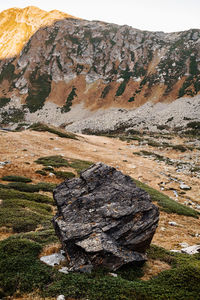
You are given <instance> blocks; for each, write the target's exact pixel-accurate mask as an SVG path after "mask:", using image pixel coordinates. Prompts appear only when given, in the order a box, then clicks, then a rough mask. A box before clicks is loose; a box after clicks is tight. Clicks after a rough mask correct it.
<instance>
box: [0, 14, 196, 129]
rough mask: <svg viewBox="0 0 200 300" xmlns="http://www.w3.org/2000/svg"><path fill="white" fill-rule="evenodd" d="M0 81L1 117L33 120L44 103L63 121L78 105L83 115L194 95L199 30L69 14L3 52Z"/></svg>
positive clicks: (6, 120)
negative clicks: (146, 27) (17, 48)
mask: <svg viewBox="0 0 200 300" xmlns="http://www.w3.org/2000/svg"><path fill="white" fill-rule="evenodd" d="M63 17H64V16H63ZM30 18H31V17H30V16H29V19H30ZM51 20H52V19H51ZM27 22H28V21H27ZM2 24H4V23H2ZM37 24H39V22H38V23H37ZM26 25H27V23H26ZM2 28H3V29H4V30H5V28H4V26H3V27H2ZM2 28H1V25H0V32H1V30H2ZM10 30H11V29H10ZM7 31H8V32H9V28H7ZM5 45H6V43H4V47H5ZM0 83H1V86H0V109H1V117H0V123H1V124H7V123H12V122H13V123H15V122H16V123H17V122H22V121H23V122H24V120H25V121H26V122H32V121H33V120H34V121H37V119H38V111H39V112H40V110H41V112H42V113H41V114H42V115H48V118H47V122H49V123H53V124H54V125H61V124H62V125H63V126H64V125H67V124H68V123H71V122H73V121H74V119H73V118H72V120H68V115H70V114H71V112H70V110H71V107H76V106H77V105H82V107H83V108H84V109H86V110H87V115H88V114H89V113H90V112H91V111H94V110H98V109H108V108H110V107H115V108H116V107H117V108H125V109H132V108H136V107H139V106H141V105H143V104H144V103H146V102H152V103H157V102H163V101H173V100H175V99H177V98H179V97H182V96H185V95H187V96H190V97H192V96H195V95H197V94H199V92H200V30H199V29H191V30H188V31H183V32H176V33H163V32H150V31H141V30H138V29H134V28H132V27H129V26H126V25H124V26H118V25H115V24H109V23H104V22H99V21H92V22H90V21H86V20H80V19H70V18H66V19H63V20H59V21H57V22H55V23H54V24H52V25H48V26H45V27H41V28H40V29H39V30H38V31H37V32H36V33H35V34H33V35H32V36H31V37H30V39H29V41H28V42H27V43H26V45H25V46H24V48H23V49H22V51H21V52H20V54H18V55H17V54H16V56H14V57H10V58H7V59H6V60H3V59H2V60H1V61H0ZM22 105H23V106H22ZM24 105H25V106H24ZM79 108H80V106H79ZM16 110H17V111H16ZM22 110H23V113H22V114H21V115H20V111H22ZM55 113H56V114H57V117H56V118H54V115H55ZM13 115H14V116H16V115H17V118H15V117H12V116H13ZM81 118H82V116H81Z"/></svg>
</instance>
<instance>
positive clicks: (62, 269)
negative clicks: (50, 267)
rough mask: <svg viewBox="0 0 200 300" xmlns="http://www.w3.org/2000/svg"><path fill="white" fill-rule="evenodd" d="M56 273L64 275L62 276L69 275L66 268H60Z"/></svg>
mask: <svg viewBox="0 0 200 300" xmlns="http://www.w3.org/2000/svg"><path fill="white" fill-rule="evenodd" d="M58 271H59V272H61V273H64V274H69V272H68V268H67V267H62V268H61V269H59V270H58Z"/></svg>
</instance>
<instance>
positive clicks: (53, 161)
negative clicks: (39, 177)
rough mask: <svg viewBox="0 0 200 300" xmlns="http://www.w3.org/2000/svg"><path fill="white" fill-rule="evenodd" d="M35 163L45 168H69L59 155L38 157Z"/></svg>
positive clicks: (66, 161)
mask: <svg viewBox="0 0 200 300" xmlns="http://www.w3.org/2000/svg"><path fill="white" fill-rule="evenodd" d="M35 163H37V164H41V165H43V166H46V167H48V166H51V167H54V168H59V167H69V162H68V160H66V159H64V158H63V157H62V156H60V155H54V156H45V157H40V158H38V159H37V160H36V161H35Z"/></svg>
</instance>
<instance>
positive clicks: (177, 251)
mask: <svg viewBox="0 0 200 300" xmlns="http://www.w3.org/2000/svg"><path fill="white" fill-rule="evenodd" d="M170 252H174V253H181V250H170Z"/></svg>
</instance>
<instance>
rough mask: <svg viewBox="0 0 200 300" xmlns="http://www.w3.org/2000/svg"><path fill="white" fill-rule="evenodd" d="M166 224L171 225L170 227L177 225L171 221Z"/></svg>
mask: <svg viewBox="0 0 200 300" xmlns="http://www.w3.org/2000/svg"><path fill="white" fill-rule="evenodd" d="M168 224H169V225H171V226H178V224H177V223H176V222H173V221H170V222H168Z"/></svg>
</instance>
